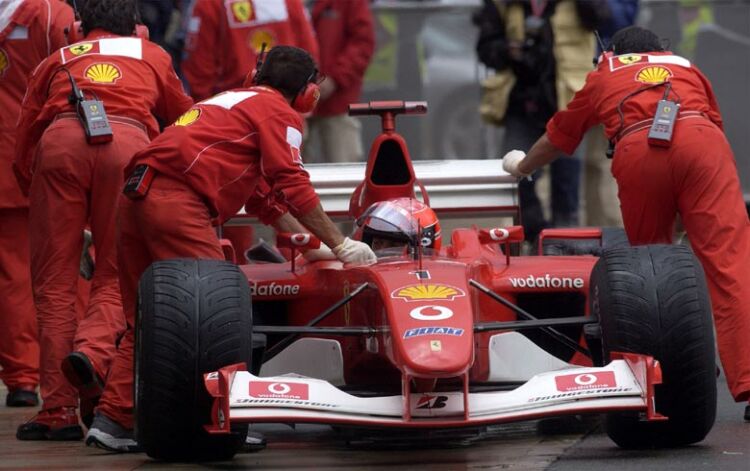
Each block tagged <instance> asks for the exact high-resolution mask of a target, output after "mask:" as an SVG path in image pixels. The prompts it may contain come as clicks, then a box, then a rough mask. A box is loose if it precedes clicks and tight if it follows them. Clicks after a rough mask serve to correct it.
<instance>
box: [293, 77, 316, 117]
mask: <svg viewBox="0 0 750 471" xmlns="http://www.w3.org/2000/svg"><path fill="white" fill-rule="evenodd" d="M318 100H320V87H319V86H318V84H317V83H315V82H308V84H307V85H305V88H303V89H302V91H301V92H299V93H298V94H297V96H296V97H295V98H294V100H293V101H292V108H294V110H295V111H297V112H299V113H310V112H311V111H312V110H314V109H315V107H316V106H317V105H318Z"/></svg>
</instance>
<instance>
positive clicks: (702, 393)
mask: <svg viewBox="0 0 750 471" xmlns="http://www.w3.org/2000/svg"><path fill="white" fill-rule="evenodd" d="M590 290H591V291H590V297H589V298H590V300H589V302H590V307H591V312H592V313H593V315H596V316H598V317H599V319H600V325H601V337H602V349H603V356H604V359H605V361H607V360H608V359H609V354H610V352H615V351H620V352H633V353H642V354H647V355H651V356H653V357H654V358H656V359H657V360H659V362H660V364H661V368H662V375H663V383H662V384H661V385H657V386H656V410H657V411H658V412H659V413H661V414H663V415H665V416H667V417H668V418H669V420H668V421H665V422H646V421H641V420H640V417H639V416H638V414H635V413H626V412H619V413H611V414H608V416H607V423H606V429H607V434H608V435H609V437H610V438H611V439H612V440H613V441H614V442H615V443H617V444H618V445H619V446H621V447H623V448H650V447H671V446H682V445H688V444H691V443H695V442H699V441H701V440H703V438H705V436H706V434H708V432H709V431H710V430H711V427H712V426H713V423H714V420H715V418H716V363H715V361H716V360H715V353H714V334H713V326H712V318H711V303H710V300H709V297H708V290H707V288H706V281H705V277H704V275H703V270H702V268H701V266H700V264H699V263H698V261H697V260H696V258H695V256H694V255H693V254H692V253H691V252H690V250H689V249H688V248H687V247H684V246H672V245H651V246H641V247H626V248H617V249H609V250H605V251H604V252H603V254H602V256H601V258H600V259H599V261H598V262H597V263H596V265H595V266H594V270H593V272H592V274H591V282H590Z"/></svg>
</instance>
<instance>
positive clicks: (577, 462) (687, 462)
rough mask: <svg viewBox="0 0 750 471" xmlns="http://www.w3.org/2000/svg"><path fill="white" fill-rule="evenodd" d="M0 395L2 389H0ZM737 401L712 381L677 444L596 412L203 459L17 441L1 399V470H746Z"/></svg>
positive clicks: (326, 437) (275, 441)
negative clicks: (694, 437)
mask: <svg viewBox="0 0 750 471" xmlns="http://www.w3.org/2000/svg"><path fill="white" fill-rule="evenodd" d="M0 394H1V396H0V397H2V398H4V397H5V390H4V389H0ZM743 409H744V405H741V404H735V403H734V402H732V401H731V398H730V397H729V393H728V392H727V389H726V383H725V382H724V380H723V378H722V379H720V380H719V414H718V417H717V422H716V425H715V426H714V429H713V430H712V432H711V433H710V434H709V436H708V438H707V439H706V440H705V441H703V442H702V443H700V444H698V445H696V446H692V447H688V448H683V449H678V450H645V451H624V450H620V449H619V448H617V447H616V446H614V444H613V443H612V442H610V441H609V439H608V438H607V436H606V435H604V434H603V433H602V432H601V422H600V420H599V419H598V418H589V419H587V420H585V421H578V420H574V421H562V422H560V421H541V422H540V421H533V422H523V423H519V424H510V425H504V426H499V427H494V428H493V429H491V430H489V431H488V432H487V435H486V436H485V437H484V438H483V439H482V440H480V441H478V442H475V443H474V444H472V445H469V446H458V444H455V446H447V445H445V444H440V443H437V444H435V445H434V446H433V447H431V448H424V447H423V448H417V447H415V446H413V445H412V444H410V443H408V442H407V441H405V440H401V439H399V440H397V446H393V444H389V445H386V446H388V447H389V448H386V449H383V448H382V446H379V445H372V444H370V445H369V447H368V446H364V445H361V444H357V446H356V447H354V448H352V447H350V446H347V445H346V443H345V437H344V436H343V435H342V434H341V433H339V432H336V431H334V430H332V429H330V428H329V427H324V426H313V425H306V426H299V427H297V428H296V429H295V430H293V429H291V428H290V427H287V426H283V425H265V426H258V427H257V428H256V429H257V430H262V431H264V432H265V433H266V436H267V437H268V440H269V446H268V448H267V449H266V450H264V451H261V452H259V453H242V454H238V455H237V456H236V458H235V459H234V460H233V461H231V462H226V463H211V464H208V465H206V466H199V465H186V464H174V465H169V464H165V463H157V462H154V461H152V460H150V459H149V458H148V457H146V456H145V455H144V454H130V455H112V454H108V453H105V452H103V451H101V450H98V449H95V448H87V447H85V446H84V445H83V444H82V443H81V442H21V441H17V440H16V439H15V430H16V426H17V425H18V424H19V423H21V422H22V421H24V420H26V419H27V418H28V417H30V416H31V415H32V414H33V412H32V410H30V409H11V408H7V407H4V406H0V469H34V470H40V469H46V470H65V469H107V470H131V469H139V470H141V469H143V470H145V469H170V468H174V469H205V468H213V469H316V470H317V469H425V470H427V469H429V470H463V469H510V470H532V469H533V470H542V469H548V470H552V471H568V470H576V471H579V470H605V471H606V470H631V469H632V470H639V471H642V470H647V469H658V470H660V471H665V470H667V471H668V470H673V469H674V470H680V471H689V470H697V469H707V468H710V469H711V470H712V471H723V470H732V471H734V470H748V469H750V423H746V422H743V421H742V411H743Z"/></svg>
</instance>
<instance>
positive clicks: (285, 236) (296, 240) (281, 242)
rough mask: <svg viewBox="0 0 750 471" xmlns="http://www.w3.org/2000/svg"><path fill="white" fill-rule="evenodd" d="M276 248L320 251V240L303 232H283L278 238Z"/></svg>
mask: <svg viewBox="0 0 750 471" xmlns="http://www.w3.org/2000/svg"><path fill="white" fill-rule="evenodd" d="M276 247H279V248H283V249H295V250H299V249H319V248H320V239H318V238H317V237H315V236H314V235H312V234H307V233H303V232H298V233H290V232H281V233H279V234H278V235H277V236H276Z"/></svg>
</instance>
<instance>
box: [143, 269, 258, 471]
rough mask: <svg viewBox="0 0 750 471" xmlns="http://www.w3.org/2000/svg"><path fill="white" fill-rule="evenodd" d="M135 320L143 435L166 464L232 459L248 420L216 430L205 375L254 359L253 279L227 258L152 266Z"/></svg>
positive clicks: (154, 454)
mask: <svg viewBox="0 0 750 471" xmlns="http://www.w3.org/2000/svg"><path fill="white" fill-rule="evenodd" d="M138 310H139V318H138V321H137V323H136V340H135V342H136V353H135V354H136V362H135V363H136V364H135V370H136V371H135V374H136V378H135V383H136V393H135V408H136V438H137V440H138V443H139V444H140V445H142V446H143V447H144V449H145V451H146V453H147V454H148V455H149V456H150V457H152V458H155V459H160V460H167V461H213V460H224V459H229V458H231V457H232V456H234V454H235V453H236V452H237V451H238V450H239V449H240V447H241V446H242V444H243V443H244V440H245V435H246V433H247V425H246V424H244V426H243V425H242V424H240V425H239V426H238V427H237V428H236V430H235V429H234V428H233V433H231V434H227V435H209V434H208V433H207V432H206V431H205V430H204V428H203V426H204V425H206V424H209V423H210V418H209V417H210V411H211V405H212V401H211V398H210V396H209V395H208V392H207V391H206V388H205V387H204V383H203V374H204V373H207V372H210V371H216V370H218V369H219V368H221V367H224V366H227V365H231V364H233V363H239V362H245V363H246V364H247V365H248V366H249V365H250V363H251V361H250V360H251V337H252V315H251V304H250V289H249V285H248V282H247V278H245V276H244V275H243V274H242V272H241V271H240V270H239V269H238V267H237V266H236V265H234V264H232V263H229V262H225V261H223V260H169V261H162V262H156V263H154V264H153V265H151V266H150V267H149V268H148V270H146V272H145V273H144V274H143V276H142V277H141V281H140V285H139V309H138Z"/></svg>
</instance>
